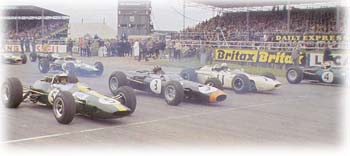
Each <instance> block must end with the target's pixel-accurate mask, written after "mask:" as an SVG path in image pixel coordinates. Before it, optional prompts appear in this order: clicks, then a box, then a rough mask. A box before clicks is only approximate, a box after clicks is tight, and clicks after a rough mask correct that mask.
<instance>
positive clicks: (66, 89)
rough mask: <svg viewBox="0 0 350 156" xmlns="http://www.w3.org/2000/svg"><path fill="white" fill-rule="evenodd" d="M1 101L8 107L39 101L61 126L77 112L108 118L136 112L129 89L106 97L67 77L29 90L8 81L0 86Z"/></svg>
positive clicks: (41, 82)
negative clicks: (47, 107)
mask: <svg viewBox="0 0 350 156" xmlns="http://www.w3.org/2000/svg"><path fill="white" fill-rule="evenodd" d="M1 100H2V103H3V104H5V105H6V107H8V108H17V107H18V106H19V105H20V103H22V102H23V101H31V102H33V103H37V102H40V103H42V104H44V105H46V106H49V107H52V109H53V114H54V116H55V118H56V120H57V121H58V122H59V123H61V124H69V123H71V122H72V120H73V118H74V116H75V114H76V113H79V114H81V115H84V116H89V117H91V118H99V119H110V118H120V117H124V116H128V115H130V114H132V113H133V112H134V111H135V109H136V97H135V93H134V91H133V89H132V88H130V87H127V86H123V87H121V88H119V89H118V91H117V94H116V95H115V96H114V97H107V96H104V95H102V94H100V93H98V92H96V91H94V90H92V89H91V88H89V87H87V86H85V85H83V84H81V83H80V82H78V79H77V78H76V77H75V76H71V75H67V74H59V75H53V76H46V77H44V78H43V79H41V80H37V81H36V82H35V83H34V84H33V85H32V86H30V87H28V88H27V87H23V86H22V84H21V82H20V80H19V79H17V78H15V77H11V78H8V79H7V80H6V81H5V82H4V83H3V84H2V87H1Z"/></svg>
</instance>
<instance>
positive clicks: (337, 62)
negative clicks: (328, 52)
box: [309, 53, 350, 67]
mask: <svg viewBox="0 0 350 156" xmlns="http://www.w3.org/2000/svg"><path fill="white" fill-rule="evenodd" d="M332 57H333V62H334V66H338V67H343V66H347V65H349V59H350V55H347V54H332ZM322 64H323V54H320V53H311V54H310V57H309V66H321V65H322Z"/></svg>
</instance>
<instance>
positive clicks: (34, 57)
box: [29, 52, 37, 62]
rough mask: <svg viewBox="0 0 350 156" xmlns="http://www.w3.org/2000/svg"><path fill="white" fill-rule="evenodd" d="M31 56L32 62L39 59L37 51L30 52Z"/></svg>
mask: <svg viewBox="0 0 350 156" xmlns="http://www.w3.org/2000/svg"><path fill="white" fill-rule="evenodd" d="M29 58H30V62H35V61H36V59H37V55H36V53H35V52H31V53H30V54H29Z"/></svg>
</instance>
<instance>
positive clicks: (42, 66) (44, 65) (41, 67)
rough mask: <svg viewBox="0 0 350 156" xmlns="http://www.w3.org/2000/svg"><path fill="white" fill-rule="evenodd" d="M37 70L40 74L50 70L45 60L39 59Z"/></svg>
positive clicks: (48, 63) (47, 61)
mask: <svg viewBox="0 0 350 156" xmlns="http://www.w3.org/2000/svg"><path fill="white" fill-rule="evenodd" d="M38 68H39V71H40V72H41V73H47V72H49V70H50V62H49V60H47V59H40V60H39V63H38Z"/></svg>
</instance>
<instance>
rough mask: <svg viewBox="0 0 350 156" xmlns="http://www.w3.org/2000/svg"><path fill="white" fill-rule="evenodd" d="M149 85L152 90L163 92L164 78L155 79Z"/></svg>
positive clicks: (158, 92) (157, 92)
mask: <svg viewBox="0 0 350 156" xmlns="http://www.w3.org/2000/svg"><path fill="white" fill-rule="evenodd" d="M149 87H150V89H151V91H152V92H154V93H156V94H160V93H162V80H161V79H153V80H152V81H151V83H150V84H149Z"/></svg>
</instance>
